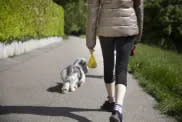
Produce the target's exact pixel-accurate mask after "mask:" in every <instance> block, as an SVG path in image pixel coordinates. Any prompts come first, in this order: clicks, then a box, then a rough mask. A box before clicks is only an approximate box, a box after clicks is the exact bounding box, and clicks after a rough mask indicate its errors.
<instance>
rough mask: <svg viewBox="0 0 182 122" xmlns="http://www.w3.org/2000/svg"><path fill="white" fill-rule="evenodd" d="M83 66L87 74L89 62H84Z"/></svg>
mask: <svg viewBox="0 0 182 122" xmlns="http://www.w3.org/2000/svg"><path fill="white" fill-rule="evenodd" d="M81 66H82V68H83V71H84V73H87V72H88V67H87V62H86V61H82V63H81Z"/></svg>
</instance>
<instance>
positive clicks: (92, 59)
mask: <svg viewBox="0 0 182 122" xmlns="http://www.w3.org/2000/svg"><path fill="white" fill-rule="evenodd" d="M96 67H97V62H96V60H95V57H94V55H93V53H90V58H89V61H88V68H96Z"/></svg>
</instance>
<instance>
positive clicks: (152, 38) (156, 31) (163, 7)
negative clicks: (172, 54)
mask: <svg viewBox="0 0 182 122" xmlns="http://www.w3.org/2000/svg"><path fill="white" fill-rule="evenodd" d="M144 15H145V17H144V39H143V40H144V42H145V43H149V44H155V45H158V46H161V47H163V48H168V49H177V51H178V52H179V53H182V42H181V38H182V1H181V0H150V1H145V14H144Z"/></svg>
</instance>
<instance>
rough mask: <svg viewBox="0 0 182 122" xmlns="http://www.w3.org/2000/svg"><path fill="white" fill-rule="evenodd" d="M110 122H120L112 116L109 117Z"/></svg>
mask: <svg viewBox="0 0 182 122" xmlns="http://www.w3.org/2000/svg"><path fill="white" fill-rule="evenodd" d="M110 122H120V120H119V119H117V118H116V117H114V116H111V117H110Z"/></svg>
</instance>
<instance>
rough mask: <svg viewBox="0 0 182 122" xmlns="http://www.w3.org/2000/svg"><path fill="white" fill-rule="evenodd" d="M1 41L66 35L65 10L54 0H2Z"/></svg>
mask: <svg viewBox="0 0 182 122" xmlns="http://www.w3.org/2000/svg"><path fill="white" fill-rule="evenodd" d="M0 5H1V7H0V41H1V42H5V43H10V42H11V41H12V40H27V39H30V38H42V37H48V36H61V35H64V10H63V8H62V7H60V6H59V5H57V4H55V3H54V2H53V1H52V0H0Z"/></svg>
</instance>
